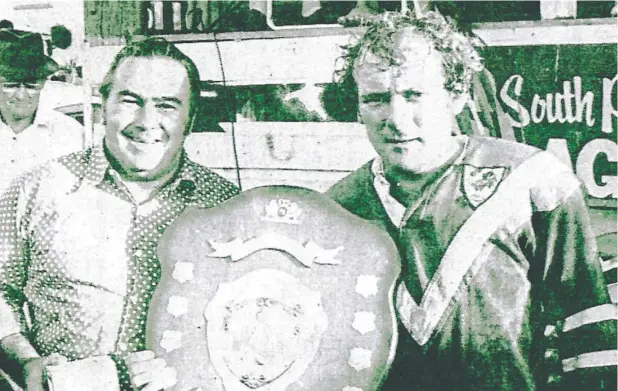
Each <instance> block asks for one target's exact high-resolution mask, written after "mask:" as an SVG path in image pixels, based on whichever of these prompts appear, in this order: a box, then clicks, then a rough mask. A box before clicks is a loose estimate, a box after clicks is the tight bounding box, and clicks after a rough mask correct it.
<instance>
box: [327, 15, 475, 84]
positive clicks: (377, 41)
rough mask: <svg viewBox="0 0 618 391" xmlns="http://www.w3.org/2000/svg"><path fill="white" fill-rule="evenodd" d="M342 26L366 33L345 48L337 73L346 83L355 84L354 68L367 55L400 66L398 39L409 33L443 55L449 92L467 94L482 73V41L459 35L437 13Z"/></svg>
mask: <svg viewBox="0 0 618 391" xmlns="http://www.w3.org/2000/svg"><path fill="white" fill-rule="evenodd" d="M340 23H342V24H344V26H346V27H352V26H360V27H361V28H362V29H363V30H364V31H363V33H362V35H361V36H360V37H359V38H358V40H357V41H356V42H354V43H353V44H350V45H347V46H344V47H343V50H344V55H343V56H342V57H341V59H340V60H339V61H343V67H342V68H340V69H338V70H337V71H336V73H335V75H336V77H337V78H338V79H339V80H341V81H343V82H348V83H349V82H352V80H351V79H352V78H353V73H354V67H355V65H356V64H357V62H358V61H359V60H360V61H362V57H363V56H364V55H365V54H367V53H368V52H371V53H373V54H375V55H377V56H378V57H379V58H381V59H382V60H384V62H385V64H386V65H388V66H396V65H398V64H399V63H400V61H401V57H400V55H399V53H398V51H397V48H396V47H395V37H396V35H397V34H398V33H400V32H402V31H404V30H407V29H411V30H413V31H415V32H417V33H418V34H419V35H421V36H422V37H424V38H425V39H427V40H428V41H429V42H430V43H431V44H432V46H433V47H434V49H436V50H438V51H439V52H440V53H441V54H442V66H443V69H444V74H445V76H446V82H445V86H444V87H445V88H446V90H448V91H450V92H453V93H457V94H461V93H467V92H468V91H469V89H470V84H471V80H472V76H473V75H474V73H475V72H478V71H481V70H482V69H483V62H482V58H481V56H480V55H479V54H478V52H477V50H476V48H475V45H480V44H481V41H480V39H478V38H476V37H474V36H471V35H469V34H466V33H463V32H460V31H459V30H458V29H457V27H456V26H455V25H454V23H453V22H452V20H450V19H447V18H445V17H444V16H442V14H441V13H440V12H438V11H425V12H423V13H422V14H420V15H416V14H415V13H414V12H413V11H411V10H409V11H406V12H403V13H402V12H385V13H382V14H380V15H374V16H369V17H362V18H356V19H355V20H354V19H353V20H345V19H344V20H341V21H340Z"/></svg>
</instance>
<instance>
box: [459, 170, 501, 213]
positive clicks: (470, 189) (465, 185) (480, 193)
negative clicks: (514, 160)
mask: <svg viewBox="0 0 618 391" xmlns="http://www.w3.org/2000/svg"><path fill="white" fill-rule="evenodd" d="M463 167H464V170H463V176H462V192H463V194H464V196H465V197H466V200H467V201H468V203H469V204H470V205H471V206H472V208H474V209H476V208H478V207H479V206H480V205H482V204H483V203H484V202H485V201H487V200H488V199H489V198H491V196H493V195H494V194H495V193H496V190H497V189H498V187H500V183H502V181H503V180H504V177H505V174H506V167H476V166H473V165H471V164H464V165H463ZM473 172H474V173H475V174H476V173H479V174H480V173H485V172H491V173H493V174H494V175H495V177H496V182H495V183H494V184H491V185H488V186H483V188H482V189H481V190H477V189H475V187H474V185H475V183H474V182H479V181H478V180H473V179H472V176H473Z"/></svg>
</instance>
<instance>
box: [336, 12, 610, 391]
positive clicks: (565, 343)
mask: <svg viewBox="0 0 618 391" xmlns="http://www.w3.org/2000/svg"><path fill="white" fill-rule="evenodd" d="M362 27H364V33H363V34H362V36H361V37H360V38H359V40H358V43H356V44H353V45H350V46H348V47H347V56H346V60H347V61H346V68H345V69H344V73H345V74H347V75H351V76H352V77H353V79H354V81H355V88H356V92H357V95H358V111H359V114H360V118H361V121H362V122H363V123H364V125H365V127H366V129H367V135H368V138H369V141H370V142H371V143H372V145H373V146H374V148H375V150H376V152H377V155H378V157H377V158H375V159H374V160H372V161H370V162H368V163H367V164H365V165H364V166H362V167H361V168H359V169H358V170H357V171H356V172H354V173H352V174H351V175H349V176H348V177H346V178H344V179H342V180H341V181H340V182H338V183H337V184H335V185H334V186H333V187H332V188H331V189H329V191H328V194H329V195H330V196H331V197H332V198H333V199H334V200H336V201H337V202H338V203H339V204H341V205H342V206H343V207H344V208H346V209H347V210H349V211H351V212H352V213H354V214H356V215H358V216H360V217H362V218H364V219H366V220H369V221H371V222H372V223H375V224H377V225H379V226H381V227H383V228H384V229H385V230H386V231H388V232H389V234H390V236H391V237H392V238H393V240H394V241H395V243H396V244H397V246H398V248H399V251H400V256H401V260H402V274H401V276H400V283H399V285H398V286H397V287H396V293H395V297H394V300H395V306H396V309H397V313H398V323H399V344H398V348H397V353H396V356H395V359H394V362H393V365H392V368H391V370H390V372H389V375H388V378H387V380H386V381H385V384H384V385H383V387H382V389H383V390H384V391H391V390H393V391H395V390H460V391H464V390H466V391H482V390H487V391H489V390H491V391H495V390H505V391H506V390H513V391H515V390H516V391H523V390H543V389H559V390H569V389H573V390H601V389H611V388H612V385H613V387H614V388H615V384H616V380H615V379H616V362H617V357H618V352H617V351H616V308H615V307H614V306H613V305H612V304H611V303H610V300H609V297H608V296H609V295H608V291H607V287H606V284H605V281H604V279H603V273H602V270H601V266H600V263H599V259H598V255H597V250H596V245H595V241H594V236H593V234H592V231H591V227H590V221H589V215H588V211H587V209H586V204H585V201H584V195H583V191H582V185H581V184H580V182H579V181H578V180H577V178H576V177H575V176H574V174H573V173H572V172H571V171H570V169H569V168H567V167H565V166H564V165H563V164H561V162H559V160H558V159H557V158H555V157H554V156H552V155H551V154H550V153H548V152H544V151H541V150H538V149H536V148H534V147H530V146H526V145H523V144H517V143H515V142H511V141H506V140H500V139H497V138H491V137H480V136H467V135H454V134H457V133H459V132H458V131H457V130H456V129H455V127H456V124H455V121H454V120H453V119H454V116H455V115H457V114H458V113H460V112H461V111H462V109H463V108H464V106H465V105H466V103H467V102H468V100H469V99H470V98H469V95H468V91H469V89H470V85H471V81H472V79H473V75H474V74H475V73H476V72H480V71H482V70H483V63H482V59H481V57H480V56H479V54H478V53H477V51H476V48H475V47H474V46H473V44H472V41H471V40H470V39H469V37H468V36H466V35H464V34H462V33H460V32H459V31H458V30H457V29H456V28H455V26H454V25H453V24H452V23H451V22H449V21H447V20H446V19H445V18H444V17H443V16H442V15H441V14H440V13H438V12H434V11H426V12H424V13H422V14H419V15H415V14H414V13H410V12H406V13H394V12H391V13H385V14H382V15H378V16H375V17H370V18H366V19H365V20H364V22H363V26H362ZM552 346H555V347H556V348H555V349H550V347H552ZM552 362H558V363H559V364H560V365H559V371H555V372H554V371H553V370H552V369H551V365H552Z"/></svg>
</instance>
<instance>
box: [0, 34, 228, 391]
mask: <svg viewBox="0 0 618 391" xmlns="http://www.w3.org/2000/svg"><path fill="white" fill-rule="evenodd" d="M100 91H101V94H102V96H103V109H104V121H105V137H104V141H103V144H102V146H100V147H94V148H91V149H88V150H86V151H83V152H79V153H75V154H72V155H67V156H65V157H62V158H60V159H59V160H55V161H52V162H51V163H49V164H46V165H45V166H43V167H41V168H39V169H37V170H35V171H33V172H31V173H29V174H27V175H25V176H23V177H21V178H19V179H18V180H16V181H14V182H13V184H12V185H11V187H10V188H9V190H8V191H7V193H6V194H5V195H4V196H3V197H2V199H0V288H1V292H2V300H0V319H2V321H0V345H1V346H2V348H3V350H4V352H5V353H6V354H7V355H9V356H10V357H11V359H12V361H13V362H15V363H17V364H18V367H19V368H21V370H22V374H23V376H19V377H21V379H18V380H20V382H21V383H22V386H23V385H26V386H27V389H28V390H29V391H35V390H42V387H43V385H42V384H43V382H44V381H45V377H46V371H45V368H46V367H47V366H49V365H51V364H61V363H66V362H67V361H69V363H68V364H65V365H71V364H75V365H76V367H75V368H81V366H80V362H81V363H84V362H86V361H87V362H89V363H92V362H93V361H88V360H83V359H92V358H96V359H97V360H98V361H96V362H97V363H103V364H101V367H100V368H99V369H97V370H95V372H96V373H98V374H97V379H88V381H89V382H97V381H98V382H100V383H101V384H99V387H98V388H94V389H105V390H112V389H114V388H117V387H118V386H117V385H115V384H112V383H113V382H115V383H116V384H118V383H119V384H120V388H121V389H123V390H131V389H132V387H137V388H140V389H141V390H148V391H156V390H160V389H164V388H167V387H169V386H171V385H173V384H174V382H175V378H174V371H173V369H171V368H169V367H166V365H165V362H164V361H162V360H160V359H156V358H155V357H154V355H153V354H152V353H151V352H148V351H143V349H144V344H145V340H144V339H145V336H144V333H145V330H144V326H145V320H146V316H147V311H148V308H149V302H150V298H151V295H152V292H153V291H154V289H155V288H156V286H157V282H158V280H159V277H160V265H159V262H158V259H157V257H156V246H157V241H158V238H159V237H160V235H161V234H162V233H163V232H164V230H165V229H166V227H167V226H168V225H169V224H170V223H171V222H172V221H174V219H175V218H176V217H177V216H178V215H180V213H181V212H182V211H183V210H184V209H185V207H187V206H197V207H203V208H208V207H211V206H214V205H216V204H218V203H220V202H222V201H224V200H226V199H228V198H230V197H232V196H233V195H235V194H237V192H238V189H237V188H236V186H234V185H233V184H232V183H230V182H228V181H227V180H225V179H223V178H222V177H220V176H218V175H217V174H215V173H213V172H211V171H210V170H208V169H206V168H205V167H201V166H199V165H197V164H196V163H194V162H192V161H191V160H189V159H188V158H187V156H186V153H185V151H184V148H183V143H184V140H185V137H186V135H187V134H188V133H189V132H190V131H191V129H192V126H193V123H194V120H195V115H196V113H197V112H198V100H199V96H200V79H199V74H198V71H197V69H196V67H195V65H194V63H193V62H192V61H191V60H190V59H189V58H188V57H186V56H185V55H184V54H183V53H182V52H180V51H179V50H178V49H177V48H176V47H175V46H174V45H172V44H171V43H169V42H167V41H165V40H162V39H148V40H145V41H141V42H135V43H132V44H130V45H128V46H127V47H125V48H124V49H123V50H121V51H120V53H119V54H118V55H117V56H116V58H115V61H114V62H113V64H112V66H111V69H110V71H109V73H108V74H107V76H106V77H105V79H104V82H103V84H102V86H101V89H100ZM24 308H25V310H24ZM112 359H113V360H114V361H113V362H112V361H111V360H112ZM105 363H111V367H112V369H113V371H112V374H113V376H111V375H110V376H109V377H106V376H105V374H104V373H105V372H104V369H105V368H107V369H109V367H110V366H109V365H107V366H106V365H105ZM114 363H115V364H116V365H117V367H118V369H119V379H117V380H113V381H112V383H109V381H110V379H111V378H115V377H116V368H115V366H114V365H113V364H114ZM127 364H128V366H129V368H130V370H129V369H128V368H127ZM84 365H85V364H84ZM88 365H91V364H88ZM97 365H98V364H97ZM79 372H80V371H79V370H75V373H79ZM108 372H109V371H108ZM52 380H53V379H52ZM106 381H107V382H108V383H106ZM73 384H74V383H73ZM82 387H85V386H82ZM73 389H74V388H73ZM79 389H90V388H88V387H85V388H79Z"/></svg>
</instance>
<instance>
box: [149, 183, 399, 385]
mask: <svg viewBox="0 0 618 391" xmlns="http://www.w3.org/2000/svg"><path fill="white" fill-rule="evenodd" d="M158 253H159V259H160V262H161V281H160V283H159V285H158V287H157V290H156V291H155V293H154V295H153V298H152V301H151V305H150V312H149V315H148V324H147V346H148V349H151V350H154V351H155V353H156V354H157V356H159V357H163V358H165V360H166V361H167V363H168V365H169V366H172V367H174V368H175V369H176V371H177V379H178V383H177V385H176V386H175V387H174V388H173V390H175V391H200V390H201V391H251V390H257V391H301V390H302V391H310V390H311V391H314V390H315V391H318V390H320V391H323V390H329V391H331V390H332V391H373V390H377V389H378V388H379V386H380V383H381V381H382V380H383V378H384V377H385V375H386V372H387V371H388V367H389V365H390V363H391V361H392V359H393V356H394V351H395V345H396V341H397V338H396V334H397V328H396V319H395V311H394V308H393V303H392V297H393V287H394V285H395V281H396V279H397V277H398V275H399V271H400V263H399V259H398V255H397V250H396V247H395V245H394V243H393V242H392V240H391V239H390V237H389V236H388V234H387V233H386V232H384V231H382V230H381V229H379V228H377V227H374V226H373V225H371V224H369V223H367V222H366V221H364V220H362V219H360V218H358V217H356V216H354V215H352V214H350V213H349V212H347V211H346V210H344V209H343V208H341V207H340V206H339V205H338V204H336V203H335V202H334V201H332V200H330V199H328V198H327V197H326V196H324V195H322V194H320V193H317V192H314V191H312V190H308V189H303V188H295V187H287V186H269V187H261V188H257V189H252V190H249V191H247V192H245V193H243V194H241V195H239V196H237V197H235V198H233V199H231V200H228V201H226V202H225V203H223V204H221V205H219V206H217V207H215V208H211V209H188V210H185V211H184V212H183V214H182V215H181V216H180V217H179V218H178V219H177V220H176V221H175V222H174V223H173V224H172V225H171V226H170V227H169V228H168V229H167V230H166V232H165V233H164V235H163V237H162V238H161V241H160V242H159V248H158Z"/></svg>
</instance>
